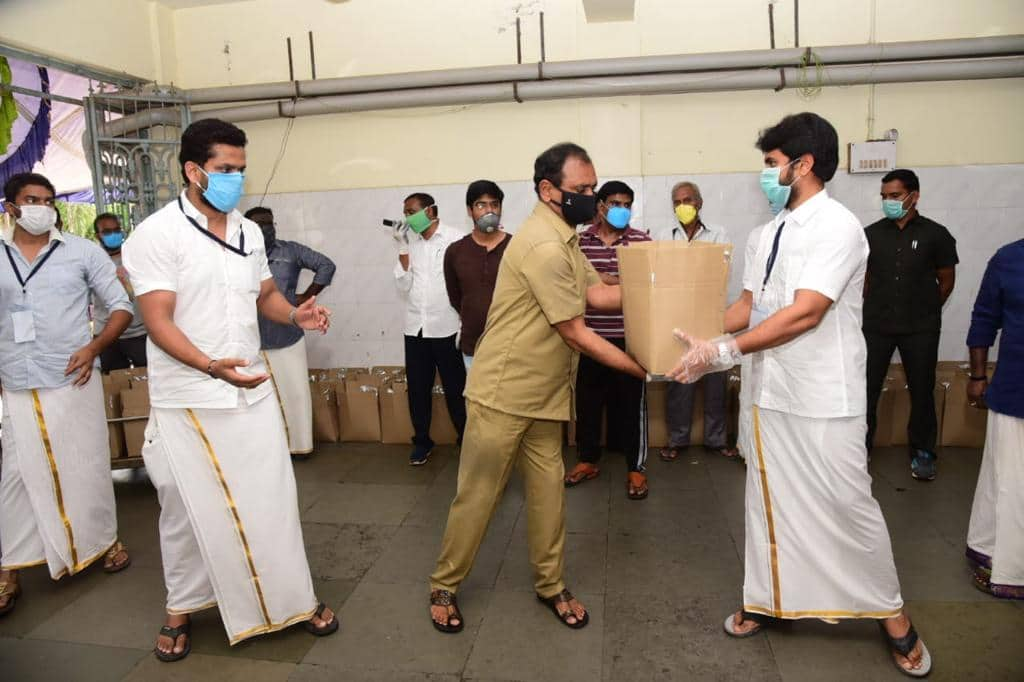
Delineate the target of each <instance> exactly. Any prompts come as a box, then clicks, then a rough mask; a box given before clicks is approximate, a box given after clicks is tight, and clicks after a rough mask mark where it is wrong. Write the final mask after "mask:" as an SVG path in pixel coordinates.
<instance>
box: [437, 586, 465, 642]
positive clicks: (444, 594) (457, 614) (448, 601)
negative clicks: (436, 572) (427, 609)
mask: <svg viewBox="0 0 1024 682" xmlns="http://www.w3.org/2000/svg"><path fill="white" fill-rule="evenodd" d="M430 605H431V606H447V607H448V608H449V612H448V622H447V623H438V622H437V621H436V620H434V618H433V617H431V618H430V622H431V623H432V624H433V625H434V628H435V629H436V630H438V631H439V632H443V633H445V634H448V635H453V634H455V633H456V632H462V628H464V627H465V626H466V621H465V620H464V619H463V618H462V611H459V605H458V603H457V602H456V601H455V595H454V594H452V593H451V592H449V591H448V590H433V591H432V592H431V593H430ZM453 620H457V621H459V623H458V625H452V621H453Z"/></svg>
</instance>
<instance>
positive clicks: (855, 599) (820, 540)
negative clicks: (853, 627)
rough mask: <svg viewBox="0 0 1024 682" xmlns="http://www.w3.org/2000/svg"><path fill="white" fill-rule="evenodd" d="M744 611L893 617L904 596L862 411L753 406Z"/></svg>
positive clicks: (789, 615)
mask: <svg viewBox="0 0 1024 682" xmlns="http://www.w3.org/2000/svg"><path fill="white" fill-rule="evenodd" d="M752 417H753V424H752V427H753V429H752V431H753V444H754V452H753V454H752V455H751V457H750V458H749V459H748V461H747V487H746V558H745V571H744V582H743V608H744V610H746V611H751V612H754V613H760V614H764V615H768V616H774V617H776V618H826V619H837V618H889V617H892V616H895V615H897V614H899V613H900V611H901V609H902V607H903V599H902V598H901V596H900V587H899V580H898V578H897V576H896V566H895V563H894V562H893V555H892V545H891V544H890V540H889V532H888V529H887V528H886V525H885V519H884V518H883V517H882V511H881V509H880V508H879V506H878V502H877V501H876V500H875V499H874V497H872V496H871V476H870V475H869V474H868V471H867V456H866V453H865V451H864V436H865V430H866V428H867V427H866V424H865V422H864V418H863V417H844V418H837V419H818V418H809V417H799V416H796V415H793V414H788V413H784V412H778V411H775V410H768V409H759V408H758V407H756V406H755V407H753V410H752Z"/></svg>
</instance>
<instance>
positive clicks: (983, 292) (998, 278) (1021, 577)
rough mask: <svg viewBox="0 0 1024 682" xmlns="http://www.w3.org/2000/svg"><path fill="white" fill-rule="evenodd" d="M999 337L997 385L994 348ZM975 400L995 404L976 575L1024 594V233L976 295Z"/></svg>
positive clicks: (975, 523)
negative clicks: (991, 357)
mask: <svg viewBox="0 0 1024 682" xmlns="http://www.w3.org/2000/svg"><path fill="white" fill-rule="evenodd" d="M1000 329H1002V336H1001V338H1000V339H999V364H997V365H996V371H995V374H994V375H993V377H992V383H991V385H990V384H989V382H988V373H987V371H986V362H987V361H988V349H989V348H990V347H991V346H992V344H994V343H995V340H996V335H997V334H999V330H1000ZM967 346H968V347H969V348H970V349H971V351H970V352H971V376H970V383H969V384H967V398H968V401H969V402H968V404H969V405H972V406H974V407H978V408H980V409H984V408H985V406H986V404H987V406H988V409H989V413H988V426H987V433H986V434H985V452H984V453H983V454H982V460H981V471H979V472H978V486H977V488H976V489H975V492H974V505H973V507H972V508H971V525H970V528H969V529H968V531H967V558H968V559H969V560H970V562H971V565H972V568H973V569H974V582H975V585H977V586H978V587H979V588H980V589H982V590H985V591H987V592H990V593H991V594H993V595H995V596H997V597H1003V598H1007V599H1024V391H1022V390H1021V389H1022V387H1024V239H1022V240H1020V241H1016V242H1013V243H1012V244H1007V245H1006V246H1004V247H1003V248H1001V249H999V250H998V251H997V252H996V254H995V255H994V256H993V257H992V259H991V260H990V261H989V262H988V267H987V268H985V275H984V277H982V279H981V288H980V289H979V290H978V298H977V299H976V300H975V302H974V313H973V314H972V316H971V330H970V332H969V333H968V334H967Z"/></svg>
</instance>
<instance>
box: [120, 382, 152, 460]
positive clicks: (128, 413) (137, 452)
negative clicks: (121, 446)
mask: <svg viewBox="0 0 1024 682" xmlns="http://www.w3.org/2000/svg"><path fill="white" fill-rule="evenodd" d="M120 396H121V415H122V416H124V417H145V419H133V420H131V421H126V422H122V423H123V425H124V443H125V455H126V456H128V457H141V456H142V445H143V443H144V442H145V440H146V425H147V424H148V423H149V386H148V384H147V383H146V382H144V381H138V382H133V384H132V387H131V388H130V389H128V390H123V391H121V393H120Z"/></svg>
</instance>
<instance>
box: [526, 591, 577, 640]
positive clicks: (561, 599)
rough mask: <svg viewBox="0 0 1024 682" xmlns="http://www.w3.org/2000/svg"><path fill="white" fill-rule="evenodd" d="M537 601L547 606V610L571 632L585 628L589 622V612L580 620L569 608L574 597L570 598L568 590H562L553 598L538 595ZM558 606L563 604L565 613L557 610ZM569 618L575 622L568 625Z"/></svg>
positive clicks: (570, 594)
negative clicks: (571, 630) (570, 629)
mask: <svg viewBox="0 0 1024 682" xmlns="http://www.w3.org/2000/svg"><path fill="white" fill-rule="evenodd" d="M537 599H538V600H540V601H541V602H542V603H544V604H547V605H548V608H550V609H551V611H552V612H553V613H554V614H555V616H556V617H557V618H558V620H560V621H562V624H563V625H565V626H566V627H570V628H572V629H573V630H579V629H580V628H583V627H586V626H587V623H589V622H590V613H589V612H587V611H584V612H583V617H582V618H580V617H579V616H577V615H576V612H575V611H573V610H572V608H570V607H569V602H570V601H572V600H573V599H575V597H573V596H572V593H571V592H569V590H562V591H561V592H559V593H558V594H556V595H555V596H553V597H542V596H540V595H539V594H538V595H537ZM559 604H565V607H566V608H565V611H559V610H558V605H559ZM570 618H575V619H576V622H575V623H570V622H569V619H570Z"/></svg>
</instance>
